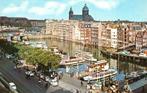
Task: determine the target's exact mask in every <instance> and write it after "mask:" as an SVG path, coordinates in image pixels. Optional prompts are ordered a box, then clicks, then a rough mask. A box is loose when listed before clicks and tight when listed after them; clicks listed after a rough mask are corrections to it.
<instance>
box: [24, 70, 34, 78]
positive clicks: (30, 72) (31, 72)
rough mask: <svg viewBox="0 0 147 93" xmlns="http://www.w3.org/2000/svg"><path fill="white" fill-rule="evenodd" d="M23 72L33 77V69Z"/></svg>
mask: <svg viewBox="0 0 147 93" xmlns="http://www.w3.org/2000/svg"><path fill="white" fill-rule="evenodd" d="M25 74H26V75H29V76H30V77H33V76H34V75H35V73H34V72H33V71H26V72H25Z"/></svg>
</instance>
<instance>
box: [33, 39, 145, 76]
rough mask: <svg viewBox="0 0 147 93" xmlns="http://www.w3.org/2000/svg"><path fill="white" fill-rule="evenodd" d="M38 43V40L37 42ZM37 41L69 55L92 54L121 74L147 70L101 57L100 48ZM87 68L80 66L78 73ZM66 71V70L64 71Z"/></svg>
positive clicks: (50, 40)
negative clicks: (84, 52) (105, 61)
mask: <svg viewBox="0 0 147 93" xmlns="http://www.w3.org/2000/svg"><path fill="white" fill-rule="evenodd" d="M35 41H36V40H35ZM37 41H46V43H47V45H48V47H58V48H59V49H61V50H63V51H64V52H66V53H67V54H68V55H70V56H72V55H74V53H75V52H77V51H79V50H80V51H86V52H91V53H92V54H93V56H94V57H95V58H97V59H99V60H102V59H105V60H107V61H108V62H109V65H110V67H111V68H115V69H117V70H118V71H119V72H124V74H126V73H128V74H129V73H130V72H132V71H139V70H141V71H142V70H147V67H143V66H140V65H137V64H133V63H131V62H129V61H119V60H116V59H112V58H111V57H109V58H106V57H105V56H103V55H101V53H100V51H99V49H100V47H98V48H96V47H94V46H84V45H82V44H78V43H73V42H70V41H63V40H58V39H39V40H37ZM86 68H87V65H86V64H84V65H80V66H79V69H78V71H79V72H81V71H83V70H85V69H86ZM62 70H65V69H62ZM71 72H77V67H76V66H73V67H72V68H71Z"/></svg>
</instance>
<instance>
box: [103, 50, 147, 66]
mask: <svg viewBox="0 0 147 93" xmlns="http://www.w3.org/2000/svg"><path fill="white" fill-rule="evenodd" d="M101 53H102V55H104V56H106V57H107V58H110V57H111V58H114V59H117V60H120V61H130V62H131V63H134V64H138V65H141V66H144V67H147V57H140V56H134V55H122V54H119V53H117V52H108V51H103V50H101Z"/></svg>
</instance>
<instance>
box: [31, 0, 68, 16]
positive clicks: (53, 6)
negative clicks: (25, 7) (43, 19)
mask: <svg viewBox="0 0 147 93" xmlns="http://www.w3.org/2000/svg"><path fill="white" fill-rule="evenodd" d="M65 8H66V5H65V4H64V3H61V2H55V1H49V2H47V3H46V4H45V5H44V6H43V7H38V6H34V7H32V8H31V9H30V10H29V13H33V14H36V15H57V14H61V13H63V12H64V10H65Z"/></svg>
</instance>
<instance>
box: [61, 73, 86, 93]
mask: <svg viewBox="0 0 147 93" xmlns="http://www.w3.org/2000/svg"><path fill="white" fill-rule="evenodd" d="M59 86H60V87H62V88H64V89H66V90H69V91H72V92H74V91H75V90H78V91H79V92H80V93H86V91H87V89H86V83H85V82H83V85H82V86H81V80H78V79H76V78H74V77H70V76H69V75H67V74H64V75H63V77H62V79H61V80H60V81H59Z"/></svg>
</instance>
